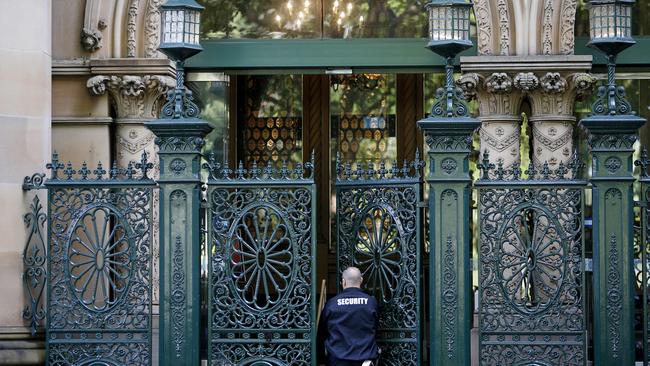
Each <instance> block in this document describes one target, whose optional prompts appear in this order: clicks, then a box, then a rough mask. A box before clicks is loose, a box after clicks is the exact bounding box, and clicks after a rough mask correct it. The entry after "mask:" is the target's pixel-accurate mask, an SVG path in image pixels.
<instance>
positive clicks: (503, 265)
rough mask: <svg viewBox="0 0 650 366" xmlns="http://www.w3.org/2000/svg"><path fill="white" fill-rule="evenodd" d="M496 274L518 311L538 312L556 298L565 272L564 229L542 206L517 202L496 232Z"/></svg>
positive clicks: (526, 313)
mask: <svg viewBox="0 0 650 366" xmlns="http://www.w3.org/2000/svg"><path fill="white" fill-rule="evenodd" d="M497 238H498V241H497V248H498V249H499V252H498V254H497V258H496V264H497V276H499V279H500V281H501V288H502V290H503V293H504V297H505V299H507V301H509V302H510V305H511V306H512V307H513V308H514V309H515V310H517V311H519V312H521V313H523V314H525V315H531V314H537V313H540V312H542V311H544V310H546V309H547V308H548V307H549V306H551V305H552V304H553V303H554V302H555V301H556V299H557V297H558V295H559V293H560V290H561V288H562V283H563V280H564V277H565V272H566V255H567V254H568V253H566V249H565V245H564V243H563V238H565V233H564V229H563V227H562V225H561V224H560V222H559V221H558V219H557V218H556V217H555V216H554V215H552V214H551V213H550V212H548V211H547V210H546V209H545V208H541V207H536V206H529V205H527V206H523V207H522V206H520V207H519V208H518V209H516V210H514V213H513V214H511V215H510V216H508V217H506V223H505V224H504V225H503V227H502V229H501V230H500V233H499V235H497Z"/></svg>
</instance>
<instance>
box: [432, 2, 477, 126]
mask: <svg viewBox="0 0 650 366" xmlns="http://www.w3.org/2000/svg"><path fill="white" fill-rule="evenodd" d="M426 8H427V10H428V12H429V43H428V44H427V46H426V47H427V48H428V49H429V50H431V51H433V52H434V53H436V54H438V55H440V56H442V57H444V58H445V71H446V79H445V80H446V82H445V88H444V89H443V88H440V89H438V91H437V93H436V98H437V99H438V100H437V103H436V104H435V105H434V108H433V110H432V112H431V115H433V116H443V115H445V116H446V117H454V116H456V117H463V116H467V112H468V111H467V105H466V104H465V102H464V101H463V100H462V99H463V98H462V92H460V90H458V88H456V87H455V86H454V58H455V57H456V55H458V54H459V53H460V52H463V51H465V50H466V49H468V48H471V47H472V41H471V40H470V38H469V25H470V21H469V17H470V10H471V8H472V3H471V2H468V1H465V0H443V1H440V0H432V1H431V2H430V3H428V4H427V5H426ZM459 93H460V94H459ZM459 97H460V98H459ZM443 98H444V103H443Z"/></svg>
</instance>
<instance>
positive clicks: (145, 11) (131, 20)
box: [81, 0, 165, 58]
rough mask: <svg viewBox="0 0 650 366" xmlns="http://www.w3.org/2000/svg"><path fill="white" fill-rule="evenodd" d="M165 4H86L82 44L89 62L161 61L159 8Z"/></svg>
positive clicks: (130, 0) (125, 0)
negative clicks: (150, 59)
mask: <svg viewBox="0 0 650 366" xmlns="http://www.w3.org/2000/svg"><path fill="white" fill-rule="evenodd" d="M164 1H165V0H86V8H85V12H84V25H83V28H82V30H81V44H82V46H83V48H84V49H85V50H86V51H88V52H90V53H91V57H92V58H162V57H164V55H163V54H161V53H160V52H158V43H159V41H160V11H159V7H160V5H161V4H162V3H163V2H164Z"/></svg>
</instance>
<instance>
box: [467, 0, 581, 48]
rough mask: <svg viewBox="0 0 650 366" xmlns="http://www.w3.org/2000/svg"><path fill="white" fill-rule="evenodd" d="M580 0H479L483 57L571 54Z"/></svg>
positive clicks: (478, 21)
mask: <svg viewBox="0 0 650 366" xmlns="http://www.w3.org/2000/svg"><path fill="white" fill-rule="evenodd" d="M577 6H578V2H577V0H518V1H509V0H475V1H474V11H475V14H476V23H477V28H478V52H479V55H498V56H515V55H518V56H524V55H571V54H573V52H574V45H575V16H576V10H577Z"/></svg>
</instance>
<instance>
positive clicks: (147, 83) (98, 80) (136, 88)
mask: <svg viewBox="0 0 650 366" xmlns="http://www.w3.org/2000/svg"><path fill="white" fill-rule="evenodd" d="M175 86H176V82H175V81H174V79H173V78H171V77H169V76H161V75H145V76H139V75H121V76H117V75H111V76H105V75H97V76H93V77H92V78H90V79H88V81H87V82H86V87H87V88H88V91H89V92H90V94H91V95H95V96H99V95H104V94H105V93H106V91H108V92H109V94H110V95H111V97H112V102H113V103H114V105H115V107H116V110H117V114H118V118H151V119H152V118H155V114H156V110H157V108H158V99H159V98H160V97H161V96H163V95H165V94H166V93H167V91H169V90H171V89H173V88H174V87H175Z"/></svg>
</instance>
